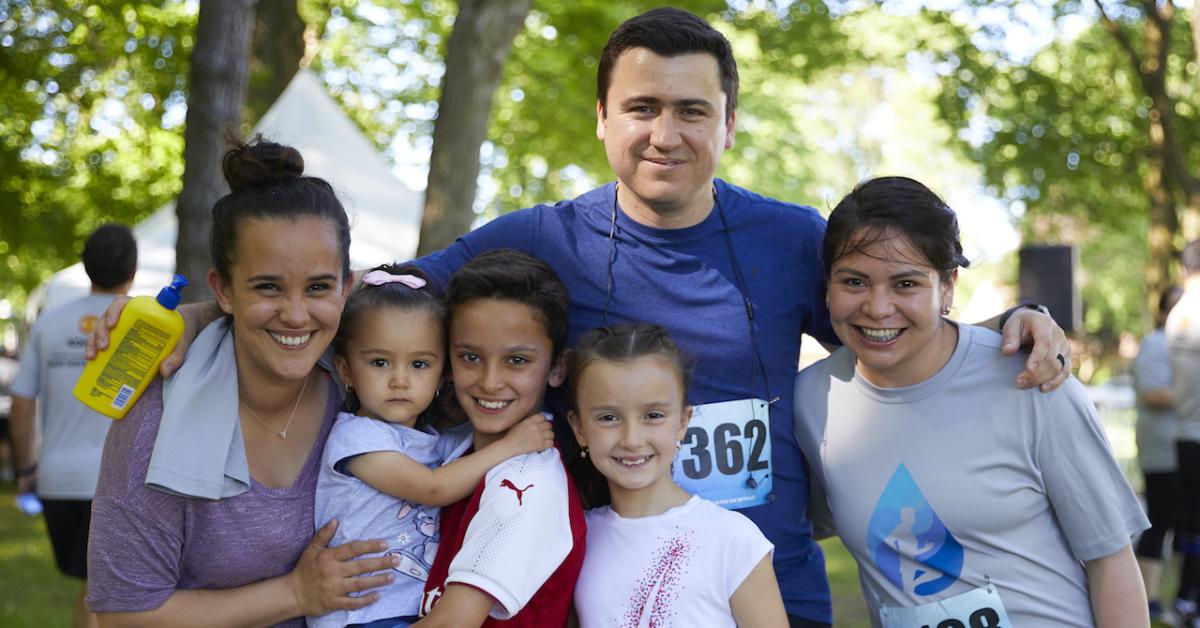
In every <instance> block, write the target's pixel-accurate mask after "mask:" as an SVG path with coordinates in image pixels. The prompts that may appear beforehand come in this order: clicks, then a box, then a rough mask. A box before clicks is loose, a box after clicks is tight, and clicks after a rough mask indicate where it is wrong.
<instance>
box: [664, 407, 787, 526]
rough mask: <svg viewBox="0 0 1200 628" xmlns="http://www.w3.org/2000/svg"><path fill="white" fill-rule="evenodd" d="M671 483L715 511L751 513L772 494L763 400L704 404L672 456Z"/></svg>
mask: <svg viewBox="0 0 1200 628" xmlns="http://www.w3.org/2000/svg"><path fill="white" fill-rule="evenodd" d="M674 478H675V482H676V483H678V484H679V486H681V487H683V489H684V490H686V491H687V492H689V493H695V494H697V495H699V496H701V497H703V498H704V499H707V500H709V501H711V502H713V503H715V504H717V505H719V506H723V507H725V508H730V509H734V510H736V509H738V508H749V507H750V506H759V505H762V504H765V503H767V500H768V496H769V495H770V494H771V487H772V474H771V418H770V414H769V412H768V409H767V402H766V401H764V400H762V399H737V400H734V401H722V402H720V403H706V404H704V405H699V406H695V407H693V409H692V422H691V424H690V425H688V429H687V434H686V435H685V436H684V438H683V447H681V448H680V449H679V453H678V454H677V455H676V456H675V472H674Z"/></svg>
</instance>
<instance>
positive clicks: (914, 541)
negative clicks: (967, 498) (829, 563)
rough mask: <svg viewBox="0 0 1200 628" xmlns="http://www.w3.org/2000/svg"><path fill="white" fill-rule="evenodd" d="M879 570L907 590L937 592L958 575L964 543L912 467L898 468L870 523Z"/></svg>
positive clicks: (871, 543)
mask: <svg viewBox="0 0 1200 628" xmlns="http://www.w3.org/2000/svg"><path fill="white" fill-rule="evenodd" d="M867 547H869V548H871V558H872V560H874V561H875V566H876V567H877V568H878V569H879V571H881V572H883V574H884V575H886V576H887V578H888V580H891V581H892V584H894V585H896V586H897V587H899V588H900V589H903V590H904V592H905V593H907V594H909V595H920V596H926V595H934V594H936V593H939V592H941V591H943V590H945V589H946V587H949V586H950V585H951V584H954V582H955V581H957V580H958V576H959V575H960V574H961V573H962V566H963V548H962V545H961V544H960V543H959V542H958V539H955V538H954V536H953V535H951V534H950V531H949V530H947V529H946V526H945V524H943V523H942V520H941V519H939V518H938V516H937V513H936V512H934V511H933V507H932V506H930V505H929V502H928V501H927V500H926V499H925V495H924V494H922V493H921V489H920V488H919V487H918V486H917V483H916V481H915V480H913V477H912V474H910V473H909V472H908V467H905V466H904V465H903V464H901V465H900V466H899V467H896V472H895V473H894V474H892V479H891V480H888V484H887V486H886V487H884V489H883V494H882V495H880V496H879V502H878V503H877V504H875V512H874V513H872V514H871V521H870V523H869V524H868V525H867Z"/></svg>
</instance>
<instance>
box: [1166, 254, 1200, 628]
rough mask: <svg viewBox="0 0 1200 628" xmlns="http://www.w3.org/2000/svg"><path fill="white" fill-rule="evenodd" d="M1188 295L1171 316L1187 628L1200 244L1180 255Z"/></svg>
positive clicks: (1197, 594) (1196, 516) (1197, 509)
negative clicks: (1177, 421)
mask: <svg viewBox="0 0 1200 628" xmlns="http://www.w3.org/2000/svg"><path fill="white" fill-rule="evenodd" d="M1180 267H1181V270H1182V274H1183V296H1182V297H1180V298H1179V302H1178V303H1176V304H1175V309H1173V310H1171V313H1170V314H1168V315H1167V324H1166V334H1167V344H1168V346H1169V347H1170V350H1171V373H1172V376H1173V385H1172V390H1173V391H1174V393H1175V415H1176V416H1177V417H1178V420H1179V430H1178V432H1177V439H1178V440H1177V442H1176V444H1175V447H1176V451H1177V453H1178V457H1179V470H1178V474H1179V476H1178V477H1179V484H1178V486H1179V501H1178V503H1179V505H1180V509H1179V512H1178V516H1179V519H1178V521H1177V525H1176V534H1177V535H1178V536H1179V551H1180V553H1181V554H1183V567H1182V568H1181V569H1180V580H1179V592H1178V593H1176V597H1175V610H1176V612H1177V613H1178V614H1179V615H1180V616H1181V619H1182V625H1184V626H1191V627H1193V628H1196V627H1200V617H1197V612H1196V603H1197V601H1200V240H1196V241H1193V242H1191V243H1189V244H1188V245H1187V246H1185V247H1184V248H1183V254H1182V255H1180Z"/></svg>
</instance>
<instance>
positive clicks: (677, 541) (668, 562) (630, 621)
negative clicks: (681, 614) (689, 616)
mask: <svg viewBox="0 0 1200 628" xmlns="http://www.w3.org/2000/svg"><path fill="white" fill-rule="evenodd" d="M693 548H694V546H693V545H692V533H691V532H688V533H684V534H678V535H676V536H673V537H671V538H668V539H666V541H665V542H664V543H663V544H662V545H660V546H659V548H658V550H657V551H655V552H654V555H653V556H651V557H650V564H649V565H647V566H646V571H645V572H644V573H643V574H642V577H641V578H639V579H638V581H637V584H636V585H635V586H634V590H633V595H632V596H631V597H630V599H629V603H628V604H627V605H626V607H625V608H626V610H625V616H624V617H622V618H621V628H643V627H644V628H667V627H668V626H671V625H672V622H671V620H672V618H673V617H674V615H675V610H674V604H675V602H676V601H677V600H678V599H679V594H680V592H681V591H680V581H681V580H682V578H683V575H684V573H686V570H687V566H688V563H689V562H691V557H692V550H693Z"/></svg>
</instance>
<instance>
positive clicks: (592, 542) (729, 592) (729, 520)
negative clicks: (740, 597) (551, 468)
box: [575, 496, 773, 628]
mask: <svg viewBox="0 0 1200 628" xmlns="http://www.w3.org/2000/svg"><path fill="white" fill-rule="evenodd" d="M587 526H588V530H587V553H586V554H585V555H584V559H583V571H582V572H581V573H580V574H579V582H578V583H577V584H576V585H575V612H576V614H577V615H578V616H579V622H580V625H581V626H583V628H590V627H595V628H602V627H609V626H621V627H625V626H629V627H631V628H634V627H637V626H660V627H662V628H668V627H671V626H677V627H679V628H685V627H691V626H705V627H706V628H710V627H711V628H716V627H720V626H730V627H733V626H736V625H737V624H736V622H734V619H733V611H732V610H731V609H730V607H729V598H730V597H732V596H733V593H734V591H736V590H737V588H738V587H739V586H741V584H742V581H743V580H745V579H746V576H748V575H750V571H751V570H753V569H754V567H755V566H756V565H758V563H759V562H761V561H762V559H763V557H764V556H767V555H768V554H770V553H771V551H772V549H773V546H772V545H771V543H770V542H769V541H767V538H766V537H765V536H763V534H762V532H759V530H758V528H757V527H755V525H754V523H752V522H751V521H750V520H749V519H747V518H746V517H745V515H742V514H740V513H738V512H735V511H732V510H725V509H724V508H721V507H720V506H717V505H715V504H713V503H712V502H709V501H706V500H704V499H701V498H700V497H697V496H693V497H692V498H691V499H690V500H688V502H687V503H686V504H684V505H682V506H677V507H675V508H672V509H670V510H668V511H666V512H664V513H662V514H660V515H654V516H651V517H639V518H636V519H627V518H625V517H622V516H620V515H618V514H617V513H616V512H614V511H613V510H612V508H610V507H608V506H604V507H601V508H595V509H593V510H589V511H588V512H587Z"/></svg>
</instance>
